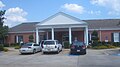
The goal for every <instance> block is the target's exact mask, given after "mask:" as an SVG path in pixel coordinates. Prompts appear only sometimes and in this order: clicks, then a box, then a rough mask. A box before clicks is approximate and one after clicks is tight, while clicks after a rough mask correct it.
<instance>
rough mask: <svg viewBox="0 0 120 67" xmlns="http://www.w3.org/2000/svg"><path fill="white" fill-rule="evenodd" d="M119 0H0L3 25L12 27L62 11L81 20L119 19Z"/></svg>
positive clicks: (40, 19) (38, 20)
mask: <svg viewBox="0 0 120 67" xmlns="http://www.w3.org/2000/svg"><path fill="white" fill-rule="evenodd" d="M119 6H120V0H0V9H1V10H6V15H5V16H6V17H7V20H5V25H8V26H10V27H13V26H15V25H18V24H20V23H23V22H34V21H37V22H40V21H42V20H44V19H46V18H47V17H49V16H51V15H54V14H56V13H57V12H64V13H67V14H69V15H72V16H74V17H77V18H79V19H81V20H88V19H89V20H90V19H120V8H119Z"/></svg>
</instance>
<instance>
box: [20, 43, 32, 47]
mask: <svg viewBox="0 0 120 67" xmlns="http://www.w3.org/2000/svg"><path fill="white" fill-rule="evenodd" d="M25 46H32V43H27V44H24V45H22V47H25Z"/></svg>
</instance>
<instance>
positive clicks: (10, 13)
mask: <svg viewBox="0 0 120 67" xmlns="http://www.w3.org/2000/svg"><path fill="white" fill-rule="evenodd" d="M26 15H27V12H25V11H24V10H23V9H22V8H19V7H16V8H9V9H8V10H6V14H5V17H6V18H7V19H6V20H5V23H4V25H8V26H9V27H13V26H15V25H18V24H20V23H22V22H25V21H27V19H26V18H25V16H26Z"/></svg>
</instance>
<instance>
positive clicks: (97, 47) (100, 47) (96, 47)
mask: <svg viewBox="0 0 120 67" xmlns="http://www.w3.org/2000/svg"><path fill="white" fill-rule="evenodd" d="M107 48H108V47H107V46H104V45H102V46H94V47H93V49H107Z"/></svg>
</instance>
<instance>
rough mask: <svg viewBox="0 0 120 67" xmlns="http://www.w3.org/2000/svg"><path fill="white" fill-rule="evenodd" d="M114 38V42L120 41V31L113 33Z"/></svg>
mask: <svg viewBox="0 0 120 67" xmlns="http://www.w3.org/2000/svg"><path fill="white" fill-rule="evenodd" d="M113 39H114V42H119V33H118V32H115V33H114V34H113Z"/></svg>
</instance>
